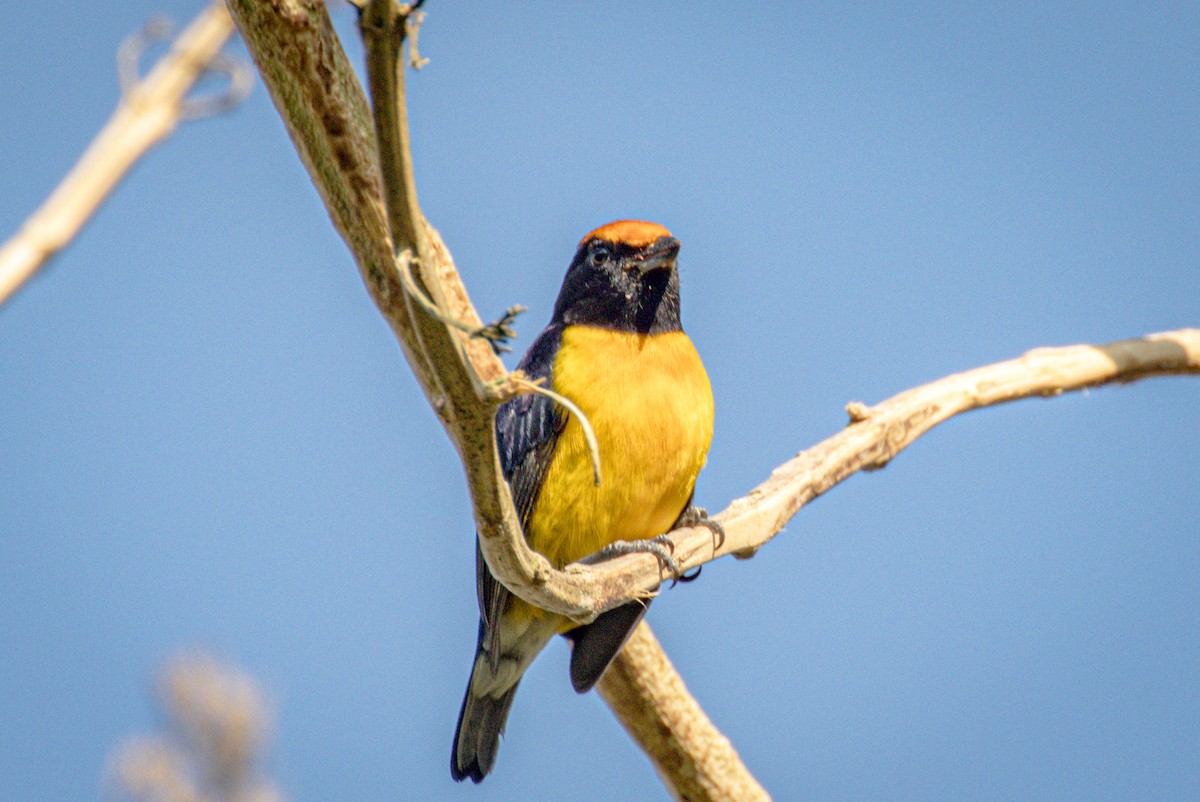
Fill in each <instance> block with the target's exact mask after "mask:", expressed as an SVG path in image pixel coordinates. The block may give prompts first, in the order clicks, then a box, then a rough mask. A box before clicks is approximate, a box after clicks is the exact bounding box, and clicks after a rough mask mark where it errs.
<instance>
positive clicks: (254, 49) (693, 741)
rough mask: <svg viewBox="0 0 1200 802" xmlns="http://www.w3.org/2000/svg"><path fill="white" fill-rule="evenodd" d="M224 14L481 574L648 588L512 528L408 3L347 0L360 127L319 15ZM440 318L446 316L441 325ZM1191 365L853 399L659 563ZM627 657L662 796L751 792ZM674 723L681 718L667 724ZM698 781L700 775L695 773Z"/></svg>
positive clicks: (1181, 351)
mask: <svg viewBox="0 0 1200 802" xmlns="http://www.w3.org/2000/svg"><path fill="white" fill-rule="evenodd" d="M230 5H231V8H232V10H233V12H234V16H235V18H236V20H237V22H238V25H239V27H240V29H241V30H242V33H243V36H244V37H245V39H246V41H247V46H248V47H249V49H250V51H251V53H252V54H253V56H254V59H255V62H256V63H257V64H258V66H259V69H260V71H261V72H262V74H263V76H264V80H265V82H266V83H267V86H268V88H269V90H270V92H271V95H272V98H273V99H274V100H275V103H276V106H277V108H278V109H279V111H280V114H281V116H282V117H283V120H284V123H285V125H286V126H287V128H288V130H289V132H290V134H291V136H292V139H293V142H294V143H295V144H296V147H297V150H298V151H299V152H300V155H301V158H302V160H303V161H304V163H305V165H306V166H307V167H308V169H309V172H310V175H311V176H312V178H313V182H314V184H316V186H317V189H318V191H319V192H320V193H321V196H322V198H323V199H324V200H325V203H326V207H327V208H328V210H329V213H330V216H331V218H332V219H333V221H334V224H335V226H336V227H337V228H338V231H339V232H340V233H341V235H342V237H343V238H344V239H345V241H346V243H347V245H348V246H349V247H350V250H351V252H352V253H353V255H354V258H355V261H356V262H357V263H358V266H359V269H360V272H361V274H362V276H363V280H364V282H365V283H366V286H367V289H368V291H369V292H370V294H371V296H372V298H373V299H374V300H375V303H376V305H377V306H378V307H379V309H380V312H381V313H382V314H383V316H384V317H385V319H387V321H388V322H389V324H390V325H391V327H392V329H393V331H394V332H395V333H396V335H397V338H398V339H399V341H400V343H401V346H402V347H403V350H404V353H405V356H406V358H407V359H408V361H409V364H410V365H411V366H412V369H413V372H414V374H415V375H416V377H417V379H418V381H419V382H420V384H421V386H422V388H423V389H424V390H425V393H426V395H427V397H428V398H429V401H430V404H431V406H432V407H433V409H434V411H435V413H436V414H437V415H438V417H439V419H440V420H441V421H442V423H443V426H444V427H445V428H446V431H447V433H448V435H449V436H450V439H451V441H452V442H453V443H454V445H455V447H456V448H457V450H458V452H459V455H460V457H461V459H462V462H463V465H464V469H465V471H466V473H467V478H468V484H469V487H470V490H471V495H472V501H473V503H474V507H475V519H476V523H477V526H478V529H479V534H480V541H481V546H482V550H483V553H484V556H485V559H486V560H487V563H488V566H489V567H490V568H491V570H492V572H493V574H495V576H496V577H497V578H498V579H500V581H502V582H503V583H504V584H505V585H506V586H507V587H509V588H510V589H511V590H512V591H513V592H514V593H516V594H517V595H519V596H521V597H522V598H524V599H526V600H527V601H530V602H532V603H534V604H536V605H539V606H541V607H543V608H545V609H548V610H551V611H554V612H557V613H560V614H563V615H567V616H569V617H571V618H574V619H575V620H577V621H589V620H591V619H592V618H594V617H595V616H596V615H598V614H599V613H600V612H602V611H604V610H606V609H610V608H612V607H615V606H616V605H618V604H621V603H623V602H625V601H627V600H629V599H631V598H635V597H639V596H645V595H648V594H651V593H653V592H655V591H656V589H657V587H658V585H659V584H660V582H661V576H660V573H659V571H660V569H659V566H658V563H657V560H655V559H654V558H652V557H646V556H640V555H633V556H629V557H624V558H621V559H620V560H614V561H611V562H607V563H603V564H600V565H596V566H587V567H584V566H568V567H567V568H566V569H564V570H563V571H557V570H555V569H554V568H553V567H551V566H550V565H549V563H548V562H547V561H546V560H545V558H543V557H542V556H541V555H539V554H536V553H534V552H532V551H530V550H529V548H528V547H527V545H526V544H525V542H524V539H523V537H522V535H521V532H520V527H519V526H518V524H517V519H516V516H515V513H514V511H513V509H512V502H511V499H510V497H509V494H508V488H507V486H506V484H505V483H504V481H503V480H502V478H501V476H500V471H499V466H498V460H497V455H496V445H495V439H494V435H493V431H492V425H493V424H492V414H493V412H494V409H495V407H496V405H497V404H498V403H500V402H501V401H502V400H503V399H504V398H507V397H509V396H511V395H512V394H514V393H516V392H519V391H520V388H519V387H518V386H517V385H518V382H514V381H511V380H510V378H509V377H508V376H507V375H506V374H505V372H504V370H503V367H502V366H501V365H500V363H499V361H498V360H497V359H496V358H495V356H494V355H493V354H492V353H491V351H490V349H489V348H488V347H487V345H486V344H485V343H483V342H480V341H479V340H478V339H476V338H472V337H471V336H470V335H469V334H467V333H466V332H464V331H463V329H464V328H465V329H467V330H468V331H469V330H473V329H475V328H476V327H481V323H480V318H479V316H478V314H476V312H475V310H474V308H473V306H472V305H471V303H470V300H469V298H468V297H467V294H466V290H465V288H464V287H463V285H462V282H461V280H460V278H459V276H458V274H457V271H456V270H455V268H454V265H453V262H452V260H451V259H450V257H449V253H448V251H447V250H446V248H445V245H444V244H443V243H442V242H441V239H440V237H438V235H437V233H436V231H434V230H433V229H432V227H430V226H429V225H428V223H427V222H426V221H425V219H424V217H423V216H422V215H421V213H420V209H419V206H418V204H417V200H416V189H415V184H414V182H413V176H412V162H411V158H410V154H409V142H408V127H407V122H406V118H405V115H406V114H407V110H406V107H405V103H404V94H403V92H404V74H403V70H402V66H401V63H400V57H399V50H400V47H401V45H402V43H403V41H404V36H405V31H406V25H405V22H406V13H407V11H408V7H407V6H401V5H400V4H398V3H396V2H395V0H371V2H368V3H364V4H363V8H362V16H361V29H362V33H363V38H364V41H365V43H366V48H367V53H368V60H367V72H368V76H369V79H370V84H371V88H372V94H373V95H374V97H375V98H376V101H377V102H376V106H375V110H374V117H372V115H371V112H370V111H369V109H368V107H367V102H366V98H365V96H364V95H363V92H362V89H361V87H360V86H359V84H358V82H357V80H356V79H355V77H354V73H353V71H352V69H351V68H350V65H349V63H348V61H347V60H346V57H345V54H344V52H343V51H342V49H341V46H340V44H339V43H338V41H337V38H336V36H335V35H334V33H333V29H332V25H331V24H330V22H329V18H328V16H327V14H326V13H325V9H324V5H323V4H321V3H319V2H316V0H277V2H276V3H273V4H271V6H270V7H269V8H268V7H267V6H266V4H262V3H257V2H253V1H252V0H230ZM372 129H374V130H372ZM377 144H378V151H377V150H376V145H377ZM397 257H401V258H402V259H403V260H404V262H405V264H406V265H407V264H408V263H410V262H411V263H412V264H414V265H415V266H416V267H417V270H416V271H415V273H416V275H415V276H414V278H415V279H416V281H417V282H419V284H420V285H421V286H420V287H419V290H420V292H421V294H422V295H424V296H426V297H427V298H428V300H429V301H430V302H431V303H432V305H433V308H432V309H431V308H429V304H427V303H425V301H424V299H418V298H417V295H416V294H414V293H412V292H409V291H408V290H406V289H405V287H404V286H403V283H402V281H401V278H400V275H399V271H398V270H397V269H396V258H397ZM448 319H449V320H452V321H455V322H456V323H455V324H454V325H448V324H447V322H446V321H447V320H448ZM457 323H462V324H464V325H457ZM1197 372H1200V332H1197V331H1195V330H1190V329H1189V330H1182V331H1178V332H1171V333H1165V334H1159V335H1150V336H1148V337H1146V338H1143V339H1140V340H1129V341H1124V342H1120V343H1113V344H1110V345H1106V346H1072V347H1068V348H1060V349H1044V350H1041V351H1036V352H1031V353H1030V354H1027V355H1026V356H1024V357H1021V358H1019V359H1015V360H1012V361H1009V362H1003V363H999V364H997V365H992V366H988V367H984V368H979V369H977V370H974V371H970V372H968V373H964V374H959V375H956V376H951V377H948V378H946V379H943V380H941V381H938V382H934V383H932V384H930V385H926V386H925V387H921V388H917V389H915V390H911V391H908V392H906V393H903V394H901V395H898V396H896V397H895V398H893V399H891V400H889V401H886V402H884V403H882V404H879V405H878V406H876V407H873V408H868V407H865V406H863V405H861V404H855V405H852V406H851V407H850V411H851V415H852V423H851V425H850V426H849V427H848V428H847V429H845V430H844V431H842V432H840V433H838V434H837V435H835V436H834V437H831V438H830V439H828V440H826V441H825V442H824V443H821V444H819V445H818V446H816V447H814V448H812V449H809V450H808V451H805V452H803V453H801V454H800V455H798V456H797V457H795V458H794V459H792V460H790V461H789V462H787V463H785V464H784V465H782V466H780V467H779V468H778V469H776V471H775V472H773V473H772V475H771V477H770V478H768V479H767V481H766V482H764V483H763V484H762V485H760V486H759V487H757V488H755V489H754V490H753V491H751V492H750V493H749V494H748V495H747V496H745V497H744V498H741V499H738V500H737V501H735V502H733V503H732V504H731V505H730V506H729V507H728V508H727V509H726V510H724V511H723V512H722V513H720V514H719V515H718V516H716V517H717V518H718V520H720V521H721V522H722V523H723V524H724V526H725V529H726V533H727V538H726V540H725V542H724V544H723V545H722V546H721V547H720V548H719V549H716V548H714V542H713V538H712V534H711V533H710V532H709V531H708V530H707V529H705V528H699V527H698V528H695V529H690V530H687V531H685V532H679V533H675V535H674V536H673V537H674V539H675V541H676V549H675V558H676V560H677V561H678V562H679V563H680V565H681V566H682V567H684V568H685V569H686V568H691V567H695V566H698V565H700V564H702V563H704V562H707V561H709V560H712V559H715V558H716V557H719V556H722V555H725V554H730V553H732V554H735V555H738V556H742V557H746V556H750V555H751V554H753V553H754V552H755V551H756V550H757V549H758V548H759V547H761V546H762V545H763V544H764V543H766V542H767V541H768V540H770V539H771V538H772V537H773V536H774V535H775V534H776V533H778V532H779V531H780V530H781V529H782V527H783V526H784V525H785V524H786V522H787V521H788V520H789V519H790V518H791V517H792V516H793V515H794V514H795V513H796V512H797V511H798V510H799V509H800V508H801V507H802V506H803V505H804V504H806V503H808V502H809V501H811V500H812V499H813V498H815V497H816V496H818V495H820V494H821V493H823V492H825V491H827V490H828V489H829V488H831V487H833V486H834V485H836V484H837V483H839V482H841V481H842V480H844V479H845V478H847V477H848V476H850V475H852V474H853V473H855V472H857V471H859V470H864V469H872V468H878V467H881V466H882V465H884V464H886V463H887V462H888V461H889V460H890V459H892V458H893V457H895V455H896V454H897V453H899V451H900V450H902V449H903V448H905V447H906V446H907V445H908V444H910V443H911V442H913V441H914V440H915V439H916V438H917V437H919V436H920V435H921V434H923V433H924V432H926V431H928V430H929V429H930V428H932V427H933V426H935V425H936V424H937V423H940V422H941V421H943V420H946V419H947V418H949V417H951V416H953V415H956V414H959V413H961V412H965V411H968V410H971V409H978V408H981V407H986V406H991V405H994V404H998V403H1003V402H1006V401H1012V400H1016V399H1018V398H1025V397H1029V396H1034V395H1041V396H1045V395H1057V394H1059V393H1062V392H1066V391H1071V390H1078V389H1082V388H1085V387H1091V386H1097V385H1101V384H1107V383H1113V382H1124V381H1133V380H1136V379H1140V378H1144V377H1148V376H1156V375H1169V374H1183V373H1197ZM635 646H636V649H635V650H634V651H632V652H630V654H628V655H625V654H623V655H622V657H621V658H619V661H618V662H617V663H616V664H615V666H616V670H615V671H614V672H610V674H611V675H612V676H606V678H605V680H604V681H603V682H602V688H603V693H604V695H605V698H606V699H607V700H609V701H610V703H611V704H612V705H613V706H614V708H616V709H618V715H619V716H620V718H621V720H622V722H623V723H624V724H625V725H626V728H627V729H628V730H629V732H630V733H631V734H632V735H633V736H634V737H635V738H636V739H638V741H639V745H640V746H641V747H642V748H643V749H644V750H645V751H646V752H647V754H649V755H651V757H652V760H654V762H655V765H656V767H657V768H658V770H659V771H660V774H661V776H662V777H663V780H664V782H665V783H666V784H667V786H668V788H669V789H671V791H672V793H674V794H675V795H676V796H677V797H678V798H687V799H735V798H762V797H765V792H763V791H762V789H761V788H759V787H758V785H757V783H755V782H754V780H753V778H752V777H750V776H749V774H748V773H747V772H746V771H745V767H744V766H743V765H742V764H741V762H740V760H739V759H738V757H737V755H736V752H734V751H733V749H732V747H731V746H730V745H729V744H728V741H726V740H725V739H724V738H723V737H721V736H720V734H719V733H717V732H716V730H715V729H712V727H711V723H709V722H708V721H707V718H703V713H702V711H700V710H699V707H698V706H696V704H695V702H694V700H691V698H690V697H689V696H688V695H687V692H686V688H685V687H684V685H683V683H682V681H681V680H680V679H679V678H678V676H677V675H676V674H675V673H674V670H673V669H672V668H671V667H670V662H669V661H668V660H667V659H666V657H665V655H663V654H662V653H661V651H660V650H659V649H658V647H657V644H656V643H655V642H654V640H653V637H652V636H651V635H650V633H649V630H648V628H645V627H644V626H643V627H642V628H641V629H640V630H639V634H638V636H637V640H636V641H635ZM630 700H634V701H630ZM679 711H690V712H684V713H682V714H681V713H680V712H679ZM681 715H682V716H683V720H686V721H689V722H692V724H689V725H687V726H677V724H678V721H680V720H681V719H680V716H681ZM702 718H703V722H701V719H702ZM693 725H694V726H693ZM697 772H699V773H700V774H702V775H704V777H705V779H704V780H703V781H699V780H697ZM738 794H742V796H738Z"/></svg>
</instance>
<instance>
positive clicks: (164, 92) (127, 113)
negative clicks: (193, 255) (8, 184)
mask: <svg viewBox="0 0 1200 802" xmlns="http://www.w3.org/2000/svg"><path fill="white" fill-rule="evenodd" d="M148 27H149V30H148V31H147V32H145V33H143V34H141V35H140V36H139V37H135V38H133V39H132V40H130V41H129V42H127V43H126V44H125V45H123V46H122V48H121V50H120V54H121V55H120V56H119V59H118V65H119V73H120V75H121V84H122V96H121V100H120V102H119V103H118V105H117V109H116V111H114V112H113V115H112V117H111V118H109V121H108V122H107V123H106V124H105V126H104V128H103V129H102V130H101V131H100V133H99V134H98V135H97V136H96V138H95V139H94V140H93V141H92V143H91V145H89V146H88V149H87V150H86V151H85V152H84V154H83V156H82V157H80V159H79V162H78V163H77V164H76V165H75V167H74V168H73V169H72V170H71V172H70V173H68V174H67V177H66V178H64V179H63V181H62V183H61V184H59V185H58V188H57V189H55V190H54V192H53V193H52V194H51V195H50V197H49V198H47V199H46V202H45V203H43V204H42V206H41V208H39V209H38V210H37V211H36V212H35V213H34V214H33V215H32V216H31V217H29V219H28V220H26V221H25V224H24V225H23V226H22V227H21V229H20V231H18V232H17V233H16V234H15V235H13V237H12V238H11V239H10V240H9V241H8V242H6V243H5V244H4V246H3V247H2V248H0V304H3V303H4V302H5V301H6V300H8V299H9V298H10V297H11V296H12V295H13V293H15V292H16V291H17V290H18V289H19V288H20V287H21V285H22V284H24V283H25V282H26V281H28V280H29V278H30V277H31V276H33V275H34V273H36V272H37V271H38V269H39V268H41V267H42V266H43V265H44V264H46V262H47V261H48V260H49V259H50V258H51V257H52V256H54V254H56V253H58V251H60V250H61V249H62V248H63V247H65V246H66V245H67V243H69V242H70V241H71V240H72V239H74V237H75V235H76V234H78V233H79V230H80V229H81V228H82V227H83V226H84V224H85V223H86V222H87V221H88V220H89V219H90V218H91V217H92V215H93V214H95V212H96V209H98V208H99V206H100V204H101V203H103V202H104V200H105V198H107V197H108V195H109V194H110V193H111V192H112V191H113V189H114V188H115V187H116V185H117V184H118V183H119V182H120V181H121V179H122V178H124V177H125V174H126V173H128V172H129V169H130V168H131V167H132V166H133V165H134V163H136V162H137V160H138V159H140V158H141V157H142V156H143V155H145V153H146V152H147V151H149V150H150V148H152V147H154V146H155V145H156V144H158V143H159V142H161V141H162V140H164V139H166V138H167V137H168V136H170V135H171V132H172V131H174V130H175V126H176V125H178V123H179V122H180V120H185V119H195V118H197V117H200V116H206V115H210V114H214V113H219V112H221V111H224V110H225V109H227V108H229V107H230V106H232V105H236V104H237V103H238V102H240V100H241V98H242V97H244V96H245V93H246V92H247V91H249V86H250V74H249V72H248V71H247V70H246V69H245V68H244V67H242V66H240V65H238V64H237V63H236V62H234V61H232V60H231V59H228V58H226V57H223V56H222V55H221V48H222V47H223V46H224V45H225V42H226V41H227V40H228V39H229V36H230V35H231V34H232V33H233V23H232V22H231V21H230V19H229V12H228V11H226V9H225V6H224V4H223V3H220V2H215V3H213V4H212V5H210V6H208V8H206V9H205V10H204V11H203V12H201V14H200V15H199V16H197V17H196V19H195V20H193V21H192V24H191V25H189V26H188V28H187V29H186V30H185V31H184V32H183V33H182V34H180V36H179V38H178V39H177V40H176V41H175V42H174V44H173V45H172V46H171V49H170V51H169V52H168V53H167V54H166V55H165V56H164V57H163V58H162V60H161V61H159V62H158V64H157V65H156V66H155V67H154V69H153V70H151V72H150V74H149V75H147V76H146V78H145V79H143V80H138V79H137V76H136V66H137V65H136V62H137V57H138V56H139V55H140V54H141V51H142V50H143V49H144V47H145V44H146V39H147V38H151V37H153V36H154V31H155V29H156V28H161V24H158V25H157V26H156V25H153V24H152V25H151V26H148ZM213 71H217V72H222V73H224V74H225V75H226V76H227V77H228V78H229V81H230V86H229V89H228V91H227V92H226V93H225V94H223V95H219V96H214V97H209V98H202V99H199V100H189V99H188V93H189V92H190V91H191V90H192V88H193V87H194V86H195V85H196V82H197V81H199V80H200V78H201V77H203V76H204V75H205V74H206V73H208V72H213Z"/></svg>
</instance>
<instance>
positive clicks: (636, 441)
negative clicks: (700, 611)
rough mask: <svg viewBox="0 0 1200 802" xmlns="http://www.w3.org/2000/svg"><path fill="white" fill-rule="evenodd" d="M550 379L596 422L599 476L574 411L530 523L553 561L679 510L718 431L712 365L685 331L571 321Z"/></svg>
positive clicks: (661, 526)
mask: <svg viewBox="0 0 1200 802" xmlns="http://www.w3.org/2000/svg"><path fill="white" fill-rule="evenodd" d="M553 389H554V390H555V391H556V392H558V393H561V394H562V395H565V396H566V397H567V398H569V399H571V401H573V402H574V403H575V404H576V405H578V406H579V408H580V409H581V410H582V411H583V413H584V414H585V415H586V416H587V418H588V420H589V421H590V422H591V424H592V429H593V431H594V432H595V434H596V440H597V442H598V444H599V447H600V462H601V471H602V481H601V483H600V486H599V487H597V486H596V485H595V484H594V482H593V478H592V467H591V460H590V457H589V454H588V447H587V442H586V440H585V438H584V435H583V430H582V429H581V427H580V425H579V422H578V421H577V420H575V419H574V417H571V418H570V419H569V420H568V422H567V425H566V428H565V429H564V430H563V432H562V434H561V435H560V436H559V439H558V443H557V445H556V447H555V450H554V455H553V457H552V458H551V462H550V467H549V468H548V470H547V473H546V478H545V480H544V481H543V484H542V487H541V491H540V492H539V494H538V499H537V502H536V506H535V510H534V513H533V516H532V517H531V519H530V521H529V526H528V531H527V532H526V533H525V534H526V537H527V538H528V540H529V545H530V546H531V547H532V548H533V549H534V550H535V551H539V552H541V553H542V554H545V555H546V557H547V558H549V560H550V561H551V562H552V563H553V564H554V565H556V566H559V567H561V566H563V565H566V564H567V563H570V562H574V561H575V560H578V559H580V558H581V557H585V556H587V555H588V554H591V553H593V552H595V551H598V550H599V549H601V548H603V547H604V546H607V545H609V544H610V543H612V542H614V541H616V540H640V539H644V538H650V537H654V536H655V535H660V534H662V533H664V532H666V531H667V530H669V529H670V527H671V525H672V524H673V523H674V522H675V520H676V519H677V518H678V517H679V514H680V513H681V512H682V511H683V509H684V505H686V504H687V502H688V499H689V498H690V497H691V495H692V489H693V487H694V486H695V483H696V476H697V475H698V474H699V473H700V469H701V468H702V467H703V466H704V461H705V458H706V456H707V454H708V447H709V444H710V442H711V441H712V430H713V397H712V387H711V386H710V384H709V381H708V374H707V373H705V371H704V365H703V364H702V363H701V362H700V357H699V355H698V354H697V353H696V349H695V347H694V346H693V345H692V342H691V340H689V339H688V338H687V335H685V334H684V333H683V332H681V331H679V332H668V333H665V334H652V335H644V334H630V333H623V332H616V331H611V330H608V329H599V328H591V327H586V326H569V327H567V329H566V330H565V331H564V332H563V338H562V345H561V346H560V348H559V351H558V355H557V356H556V358H555V360H554V369H553Z"/></svg>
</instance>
